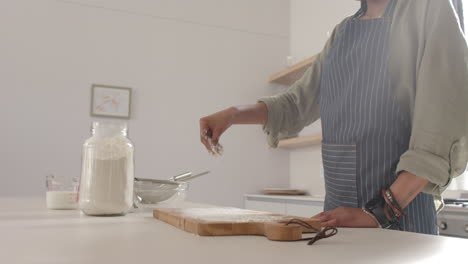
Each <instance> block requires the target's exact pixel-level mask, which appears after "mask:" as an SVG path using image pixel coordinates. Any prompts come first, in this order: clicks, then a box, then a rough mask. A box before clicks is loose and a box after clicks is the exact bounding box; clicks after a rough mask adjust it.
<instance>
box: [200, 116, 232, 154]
mask: <svg viewBox="0 0 468 264" xmlns="http://www.w3.org/2000/svg"><path fill="white" fill-rule="evenodd" d="M236 112H237V109H236V108H235V107H230V108H228V109H226V110H223V111H220V112H217V113H214V114H212V115H209V116H206V117H203V118H201V119H200V141H201V142H202V143H203V145H205V147H206V149H207V150H208V151H209V152H212V149H211V146H210V143H209V142H208V139H207V136H209V137H211V140H212V142H213V144H215V145H217V144H218V141H219V138H220V137H221V134H223V133H224V131H226V130H227V129H228V128H229V127H230V126H232V124H233V122H234V117H235V115H236Z"/></svg>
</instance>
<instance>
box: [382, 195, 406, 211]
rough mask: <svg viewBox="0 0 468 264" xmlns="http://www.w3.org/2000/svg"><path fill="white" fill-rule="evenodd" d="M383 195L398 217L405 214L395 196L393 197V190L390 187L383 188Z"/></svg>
mask: <svg viewBox="0 0 468 264" xmlns="http://www.w3.org/2000/svg"><path fill="white" fill-rule="evenodd" d="M382 197H383V198H384V199H385V202H386V203H387V205H388V207H390V209H391V210H392V211H393V213H394V214H395V216H396V217H401V216H403V215H405V213H404V211H403V209H401V206H400V205H399V204H398V203H397V202H396V200H395V198H394V197H393V193H392V191H390V189H387V190H385V189H382Z"/></svg>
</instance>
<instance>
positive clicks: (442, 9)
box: [397, 0, 468, 195]
mask: <svg viewBox="0 0 468 264" xmlns="http://www.w3.org/2000/svg"><path fill="white" fill-rule="evenodd" d="M424 35H425V38H424V39H425V43H424V52H423V55H422V58H421V60H420V64H419V65H420V66H419V69H418V76H417V78H416V82H417V83H416V95H415V102H414V111H413V122H412V132H411V139H410V145H409V150H408V151H407V152H406V153H404V154H403V155H402V156H401V158H400V162H399V164H398V166H397V173H400V172H403V171H408V172H411V173H413V174H415V175H417V176H419V177H421V178H424V179H427V180H428V181H429V184H428V185H427V186H426V188H425V189H424V192H426V193H431V194H434V195H440V194H441V193H442V192H443V191H444V190H445V188H446V187H447V186H448V184H449V183H450V181H451V179H452V178H453V177H456V176H459V175H460V174H462V173H463V172H464V170H465V168H466V165H467V162H468V145H467V136H468V87H467V82H468V69H467V43H466V40H465V37H464V35H463V33H462V31H461V28H460V24H459V22H458V17H457V15H456V14H455V11H454V9H453V6H452V5H451V4H450V1H439V0H437V1H432V4H430V5H429V8H428V10H427V16H426V22H425V32H424Z"/></svg>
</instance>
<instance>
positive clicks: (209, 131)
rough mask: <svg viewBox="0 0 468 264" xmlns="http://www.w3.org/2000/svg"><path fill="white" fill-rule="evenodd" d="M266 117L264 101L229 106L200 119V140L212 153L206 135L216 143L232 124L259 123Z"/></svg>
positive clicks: (263, 122)
mask: <svg viewBox="0 0 468 264" xmlns="http://www.w3.org/2000/svg"><path fill="white" fill-rule="evenodd" d="M267 119H268V109H267V106H266V105H265V104H264V103H256V104H253V105H243V106H236V107H230V108H228V109H226V110H223V111H221V112H217V113H214V114H212V115H209V116H206V117H203V118H202V119H200V140H201V142H202V143H203V145H205V147H206V149H208V151H209V152H210V153H213V151H212V149H211V146H210V143H209V142H208V139H207V136H208V137H211V142H212V143H213V144H214V145H217V144H218V142H219V137H220V136H221V134H223V133H224V131H226V129H228V128H229V127H230V126H232V125H233V124H252V125H253V124H259V125H260V124H261V125H264V124H265V123H266V122H267Z"/></svg>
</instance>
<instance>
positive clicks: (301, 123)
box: [258, 22, 343, 147]
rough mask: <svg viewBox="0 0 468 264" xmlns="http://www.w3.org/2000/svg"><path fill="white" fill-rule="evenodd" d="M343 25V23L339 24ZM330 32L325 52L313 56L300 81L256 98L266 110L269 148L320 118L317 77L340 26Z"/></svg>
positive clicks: (266, 131)
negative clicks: (280, 90)
mask: <svg viewBox="0 0 468 264" xmlns="http://www.w3.org/2000/svg"><path fill="white" fill-rule="evenodd" d="M341 24H343V22H342V23H341ZM341 24H339V25H338V26H337V27H335V29H334V30H333V33H332V35H331V37H330V39H329V40H328V41H327V43H326V45H325V47H324V49H323V50H322V52H321V53H319V54H318V55H317V56H316V59H315V60H314V62H313V63H312V65H311V66H310V67H309V68H308V69H307V70H306V72H305V73H304V75H303V76H302V78H301V79H299V80H298V81H296V82H295V83H294V84H293V85H292V86H291V87H289V89H288V90H287V91H286V92H285V93H282V94H279V95H275V96H269V97H264V98H261V99H259V100H258V101H259V102H263V103H265V105H266V106H267V109H268V120H267V122H266V124H265V125H264V127H263V130H264V132H265V133H266V134H267V141H268V144H269V145H270V146H271V147H277V145H278V142H279V140H280V139H282V138H289V137H294V136H297V134H298V133H299V132H300V131H301V130H302V129H303V128H304V127H305V126H308V125H310V124H311V123H312V122H314V121H316V120H317V119H319V118H320V104H319V102H320V78H321V71H322V62H323V59H324V57H325V56H326V55H327V53H328V50H329V49H330V47H331V45H332V42H333V40H334V39H335V37H336V35H337V32H338V31H339V28H340V26H341Z"/></svg>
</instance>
